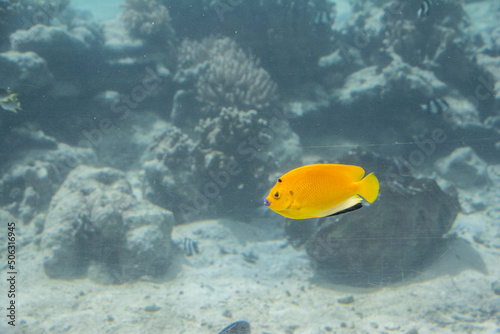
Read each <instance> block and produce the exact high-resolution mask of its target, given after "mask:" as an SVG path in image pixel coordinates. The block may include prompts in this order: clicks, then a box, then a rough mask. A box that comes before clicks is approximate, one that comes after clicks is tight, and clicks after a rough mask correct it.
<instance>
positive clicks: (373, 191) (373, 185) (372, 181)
mask: <svg viewBox="0 0 500 334" xmlns="http://www.w3.org/2000/svg"><path fill="white" fill-rule="evenodd" d="M379 187H380V186H379V184H378V179H377V177H376V176H375V174H373V173H370V174H368V175H367V176H366V177H365V178H363V179H362V180H361V181H359V194H360V195H361V196H363V198H364V199H366V200H367V201H368V202H370V203H373V202H374V201H375V200H376V199H377V196H378V189H379Z"/></svg>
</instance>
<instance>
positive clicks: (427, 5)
mask: <svg viewBox="0 0 500 334" xmlns="http://www.w3.org/2000/svg"><path fill="white" fill-rule="evenodd" d="M431 6H432V5H431V1H430V0H423V1H422V4H421V5H420V9H419V10H418V12H417V18H418V19H419V20H420V19H422V18H424V17H426V16H429V14H430V12H431Z"/></svg>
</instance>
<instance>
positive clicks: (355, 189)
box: [264, 164, 379, 219]
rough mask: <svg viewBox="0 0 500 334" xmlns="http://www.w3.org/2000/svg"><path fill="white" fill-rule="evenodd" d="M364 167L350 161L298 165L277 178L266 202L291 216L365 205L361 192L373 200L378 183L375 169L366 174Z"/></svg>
mask: <svg viewBox="0 0 500 334" xmlns="http://www.w3.org/2000/svg"><path fill="white" fill-rule="evenodd" d="M364 175H365V171H364V170H363V168H361V167H358V166H351V165H338V164H317V165H308V166H303V167H299V168H296V169H294V170H292V171H290V172H288V173H286V174H285V175H283V176H282V177H280V178H279V179H278V182H276V185H275V186H274V187H273V189H271V191H270V192H269V195H268V196H267V197H266V199H265V200H264V204H265V205H266V206H268V207H269V208H270V209H271V210H273V211H274V212H276V213H279V214H280V215H282V216H285V217H287V218H292V219H306V218H319V217H326V216H332V215H337V214H341V213H345V212H349V211H353V210H356V209H359V208H361V207H362V205H361V198H360V197H359V195H361V196H362V197H363V198H364V199H365V200H367V201H368V202H370V203H372V202H373V201H375V200H376V199H377V196H378V190H379V183H378V180H377V178H376V177H375V175H374V174H373V173H371V174H368V175H367V176H366V177H365V178H363V176H364Z"/></svg>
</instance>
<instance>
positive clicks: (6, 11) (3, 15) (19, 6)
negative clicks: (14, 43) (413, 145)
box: [0, 0, 69, 46]
mask: <svg viewBox="0 0 500 334" xmlns="http://www.w3.org/2000/svg"><path fill="white" fill-rule="evenodd" d="M68 5H69V0H51V1H47V0H4V1H0V31H2V34H1V36H0V46H2V44H3V43H5V42H6V41H7V40H8V36H9V34H10V33H12V32H14V31H16V30H19V29H23V30H26V29H29V28H31V27H32V26H34V25H36V24H43V25H50V24H51V21H52V20H53V19H55V18H56V17H57V16H58V15H59V14H60V13H61V12H63V11H64V10H65V9H66V7H67V6H68Z"/></svg>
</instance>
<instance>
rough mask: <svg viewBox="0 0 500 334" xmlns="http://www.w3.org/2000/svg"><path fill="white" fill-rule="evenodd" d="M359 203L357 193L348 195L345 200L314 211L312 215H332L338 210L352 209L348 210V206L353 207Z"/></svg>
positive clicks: (318, 216) (359, 199)
mask: <svg viewBox="0 0 500 334" xmlns="http://www.w3.org/2000/svg"><path fill="white" fill-rule="evenodd" d="M360 203H361V198H360V197H359V196H358V195H354V196H351V197H349V198H348V199H347V200H345V201H343V202H342V203H339V204H337V205H334V206H331V207H329V208H328V209H326V210H322V211H319V212H316V213H315V214H313V215H312V216H314V217H317V218H320V217H328V216H333V215H335V214H338V213H339V212H344V211H345V212H348V211H352V210H350V208H352V207H355V206H356V205H358V204H360ZM346 210H347V211H346Z"/></svg>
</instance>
